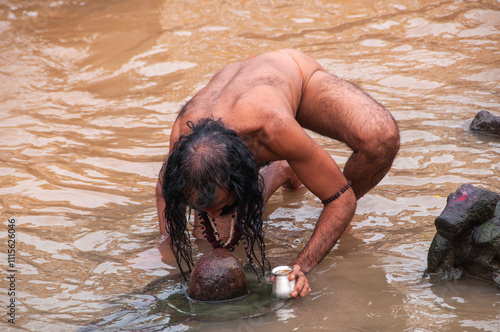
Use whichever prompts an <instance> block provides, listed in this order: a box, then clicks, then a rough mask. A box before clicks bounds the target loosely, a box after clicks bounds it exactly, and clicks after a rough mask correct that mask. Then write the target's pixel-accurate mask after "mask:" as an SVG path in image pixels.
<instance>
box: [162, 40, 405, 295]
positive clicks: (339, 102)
mask: <svg viewBox="0 0 500 332" xmlns="http://www.w3.org/2000/svg"><path fill="white" fill-rule="evenodd" d="M303 128H307V129H310V130H312V131H314V132H317V133H319V134H321V135H325V136H328V137H331V138H334V139H336V140H339V141H341V142H344V143H346V144H347V145H348V146H349V147H350V148H351V149H352V150H353V153H352V155H351V157H350V158H349V160H348V161H347V163H346V165H345V167H344V171H343V172H342V171H341V170H340V169H339V167H338V166H337V163H336V162H335V161H334V160H333V158H332V157H331V156H330V155H329V154H328V153H327V152H326V151H325V150H324V149H322V148H321V147H320V146H319V145H318V144H317V143H316V142H315V141H314V140H313V139H312V138H311V137H310V136H308V134H307V133H306V132H305V131H304V129H303ZM170 148H171V150H170V153H169V155H168V158H167V160H166V162H165V164H164V165H163V168H162V171H161V173H160V177H159V180H158V186H157V205H158V214H159V223H160V231H161V233H162V234H165V233H167V234H168V235H169V238H170V246H171V249H172V250H173V252H174V254H175V257H176V260H177V263H178V264H179V267H181V265H182V264H184V263H187V265H188V267H189V269H190V268H191V266H192V263H193V262H192V259H191V253H190V241H189V234H188V232H187V229H186V221H187V220H186V209H187V208H190V209H192V210H193V211H195V229H194V236H195V237H197V238H204V237H205V238H206V239H207V240H208V241H209V242H210V243H211V244H212V246H213V247H214V248H217V247H225V248H227V249H229V250H232V249H234V247H235V246H237V245H238V243H240V242H241V243H243V244H244V246H245V250H246V252H247V256H248V258H249V260H250V262H252V259H256V260H257V262H258V263H259V264H260V266H261V267H262V268H263V270H264V269H265V268H266V264H267V266H268V264H269V263H268V262H267V259H266V258H265V252H264V250H263V249H264V240H263V235H262V234H263V233H262V209H263V204H264V203H265V202H266V201H267V199H268V198H269V197H270V196H271V195H272V194H273V193H274V192H275V191H276V190H277V189H278V188H279V187H280V186H285V187H287V188H291V189H293V188H297V187H299V186H300V185H301V184H303V185H305V186H306V187H307V189H309V190H310V191H311V192H312V193H313V194H314V195H316V196H317V197H318V198H319V199H320V200H322V202H323V204H324V209H323V211H322V213H321V215H320V217H319V219H318V221H317V223H316V226H315V229H314V232H313V234H312V236H311V238H310V239H309V241H308V243H307V244H306V246H305V247H304V248H303V250H302V251H301V253H300V254H299V255H298V257H297V258H296V259H295V260H294V261H293V262H292V263H291V264H292V265H293V267H294V270H293V272H292V273H291V274H290V279H294V278H296V286H295V289H294V290H293V292H292V296H293V297H297V296H304V295H307V294H308V293H309V292H310V291H311V288H310V286H309V282H308V280H307V278H306V276H305V274H307V273H308V272H309V271H311V270H312V269H313V268H314V267H315V266H316V265H317V264H319V263H320V262H321V260H322V259H323V258H324V257H325V256H326V255H327V254H328V253H329V252H330V250H331V249H332V248H333V246H334V245H335V243H336V242H337V240H338V239H339V237H340V236H341V235H342V233H343V232H344V230H345V228H346V227H347V225H348V224H349V222H350V221H351V219H352V218H353V215H354V212H355V209H356V201H357V199H359V198H360V197H362V196H363V195H364V194H366V193H367V192H368V191H369V190H370V189H371V188H373V187H374V186H375V185H376V184H377V183H378V182H379V181H380V180H381V179H382V178H383V177H384V176H385V175H386V173H387V172H388V171H389V169H390V167H391V165H392V162H393V160H394V158H395V156H396V153H397V151H398V149H399V131H398V128H397V125H396V123H395V121H394V119H393V118H392V116H391V115H390V113H389V112H388V111H387V110H385V109H384V108H383V107H382V106H381V105H379V104H378V103H377V102H376V101H374V100H373V99H372V98H370V97H369V96H368V95H367V94H365V93H364V92H362V91H361V90H359V89H358V88H356V87H354V86H353V85H351V84H349V83H347V82H346V81H344V80H342V79H340V78H338V77H337V76H335V75H332V74H329V73H327V72H326V71H325V69H324V68H323V67H322V66H321V65H320V64H319V63H318V62H316V61H315V60H314V59H312V58H310V57H309V56H307V55H305V54H303V53H301V52H299V51H296V50H291V49H285V50H279V51H273V52H268V53H265V54H262V55H258V56H255V57H252V58H249V59H247V60H244V61H242V62H238V63H234V64H231V65H228V66H226V67H224V68H223V69H222V70H220V71H219V72H218V73H217V74H216V75H215V76H214V77H213V78H212V79H211V80H210V82H209V83H208V84H207V86H206V87H204V88H203V89H201V90H200V91H199V92H198V93H197V94H196V96H195V97H194V98H193V99H192V100H191V101H190V102H189V103H187V104H186V105H185V106H184V107H183V108H182V110H181V112H180V114H179V116H178V118H177V120H176V121H175V123H174V126H173V128H172V132H171V136H170ZM269 163H270V164H269ZM264 165H268V166H266V167H264V168H263V169H262V170H261V171H260V173H259V170H260V169H261V167H262V166H264ZM254 247H257V252H259V251H260V252H261V256H260V257H257V255H256V254H255V251H254V249H253V248H254ZM181 271H182V267H181Z"/></svg>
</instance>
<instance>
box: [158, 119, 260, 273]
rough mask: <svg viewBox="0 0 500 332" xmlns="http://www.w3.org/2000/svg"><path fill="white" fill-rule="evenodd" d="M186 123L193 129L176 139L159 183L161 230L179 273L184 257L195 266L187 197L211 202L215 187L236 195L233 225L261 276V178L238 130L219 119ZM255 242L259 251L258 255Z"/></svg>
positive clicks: (202, 202)
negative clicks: (162, 207) (162, 214)
mask: <svg viewBox="0 0 500 332" xmlns="http://www.w3.org/2000/svg"><path fill="white" fill-rule="evenodd" d="M187 126H188V127H189V128H190V129H191V131H192V133H191V134H189V135H182V136H181V137H180V139H179V141H178V142H176V143H175V145H174V148H173V150H172V151H171V152H170V154H169V156H168V158H167V160H166V161H165V163H164V165H163V168H164V175H163V184H162V190H163V198H164V199H165V203H166V208H165V220H166V226H167V230H166V231H167V232H168V234H169V235H170V247H171V248H172V251H173V253H174V255H175V259H176V261H177V265H178V266H179V269H180V271H181V273H182V275H183V276H184V278H186V276H185V274H184V270H183V268H182V263H183V262H185V263H186V264H187V267H188V269H189V271H190V272H191V269H192V266H194V264H193V259H192V256H191V242H190V235H189V231H188V230H187V228H186V226H187V219H186V208H187V201H188V199H189V198H190V197H191V196H192V195H193V194H194V196H196V204H197V206H210V204H211V203H213V202H214V200H215V198H216V196H217V193H218V190H220V189H224V190H226V191H227V192H228V193H235V194H236V196H237V198H236V201H235V204H234V206H235V208H236V211H237V217H236V224H237V226H238V227H239V229H240V230H241V232H242V233H243V236H244V237H245V238H246V240H247V243H248V247H247V248H246V249H245V250H246V254H247V257H248V261H249V263H250V265H251V266H252V268H253V265H252V261H253V258H255V260H256V261H257V262H258V264H259V266H260V269H261V271H262V274H263V275H264V273H265V271H266V268H267V269H268V270H269V269H270V264H269V261H268V260H267V259H266V257H265V245H264V234H263V229H262V210H263V208H264V202H263V198H262V191H263V188H264V181H263V179H262V177H261V175H260V174H259V171H258V169H257V167H256V165H255V162H254V159H253V156H252V154H251V153H250V151H249V150H248V148H247V147H246V145H245V143H244V142H243V140H241V139H240V138H239V137H238V134H237V133H236V132H235V131H234V130H230V129H227V128H226V127H225V126H224V124H223V123H222V121H221V120H220V119H219V120H218V121H215V120H214V119H211V118H206V119H202V120H199V121H198V122H197V123H193V122H191V121H189V122H187ZM254 246H255V247H257V249H258V251H260V258H259V257H257V255H256V252H255V250H254ZM254 271H255V269H254ZM255 272H256V273H257V271H255Z"/></svg>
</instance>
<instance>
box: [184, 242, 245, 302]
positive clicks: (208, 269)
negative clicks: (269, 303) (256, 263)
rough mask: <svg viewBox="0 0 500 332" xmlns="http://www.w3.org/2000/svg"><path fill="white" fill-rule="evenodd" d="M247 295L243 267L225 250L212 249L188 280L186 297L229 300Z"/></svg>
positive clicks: (202, 299) (200, 261)
mask: <svg viewBox="0 0 500 332" xmlns="http://www.w3.org/2000/svg"><path fill="white" fill-rule="evenodd" d="M247 293H248V291H247V283H246V277H245V271H244V269H243V265H242V264H241V263H240V261H239V260H238V259H237V258H236V257H235V256H234V255H233V254H232V253H231V252H230V251H229V250H226V249H222V248H218V249H214V250H212V251H209V252H207V253H206V254H205V255H203V256H202V257H201V258H200V260H199V261H198V262H197V263H196V265H195V266H194V269H193V272H191V277H190V278H189V286H188V295H189V297H190V298H191V299H194V300H198V301H223V300H231V299H235V298H238V297H241V296H243V295H246V294H247Z"/></svg>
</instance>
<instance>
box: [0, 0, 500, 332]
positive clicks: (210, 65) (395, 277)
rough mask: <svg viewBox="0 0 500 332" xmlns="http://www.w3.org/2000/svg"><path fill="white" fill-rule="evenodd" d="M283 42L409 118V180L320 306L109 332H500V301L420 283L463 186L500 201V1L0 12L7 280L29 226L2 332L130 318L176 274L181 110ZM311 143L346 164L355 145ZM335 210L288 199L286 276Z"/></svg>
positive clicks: (332, 275) (111, 1)
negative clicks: (146, 290) (450, 198)
mask: <svg viewBox="0 0 500 332" xmlns="http://www.w3.org/2000/svg"><path fill="white" fill-rule="evenodd" d="M285 47H290V48H296V49H299V50H302V51H304V52H306V53H308V54H309V55H311V56H313V57H314V58H316V59H318V61H319V62H320V63H321V64H322V65H323V66H324V67H326V68H327V69H328V70H329V71H331V72H332V73H335V74H337V75H339V76H341V77H343V78H345V79H347V80H349V81H351V82H353V83H355V84H357V85H358V86H360V87H362V88H363V89H364V90H366V91H367V92H368V93H370V94H371V95H372V96H373V97H375V98H376V99H377V100H378V101H379V102H381V103H382V104H383V105H384V106H385V107H386V108H388V109H389V110H390V111H391V112H392V114H393V115H394V117H395V118H396V120H397V122H398V125H399V127H400V129H401V137H402V138H401V140H402V146H401V151H400V153H399V155H398V157H397V159H396V161H395V163H394V166H393V168H392V170H391V171H390V172H389V174H388V176H387V177H386V178H385V179H384V180H383V181H382V182H381V184H380V185H379V186H377V187H376V188H375V189H373V190H372V191H371V192H370V193H369V194H368V195H366V196H365V197H364V198H362V199H361V200H360V201H359V203H358V208H357V213H356V216H355V218H354V219H353V221H352V223H351V227H350V229H349V230H348V231H347V232H346V234H344V236H343V237H342V238H341V240H340V242H339V244H338V245H337V246H336V247H335V248H334V250H333V251H332V252H331V254H330V255H328V256H327V257H326V259H325V260H324V261H323V262H322V263H321V264H320V265H319V266H318V267H317V268H316V269H315V270H313V271H312V272H311V273H310V275H309V279H310V282H311V286H312V288H313V292H312V293H311V295H310V296H308V297H306V298H304V299H300V300H294V301H290V302H288V303H287V304H286V305H285V306H283V307H281V308H279V310H276V311H274V312H271V313H269V314H268V315H265V316H260V317H256V318H248V319H233V320H229V321H220V322H217V321H215V322H210V323H208V322H202V321H196V320H191V321H189V320H188V321H183V322H176V321H175V320H173V319H172V320H171V319H170V318H171V317H169V316H168V315H159V314H149V315H148V312H149V311H148V310H147V309H148V308H147V301H146V302H144V301H145V300H144V301H142V302H141V301H140V300H137V299H135V300H134V299H132V298H131V299H130V301H128V303H129V307H131V308H132V309H134V308H136V309H137V310H138V311H139V312H141V310H145V309H146V310H145V311H143V313H144V314H141V315H140V316H141V317H140V319H141V322H140V324H139V323H138V322H137V319H136V321H131V320H128V321H127V319H125V318H123V319H122V320H121V321H115V322H114V325H113V327H112V328H111V326H110V329H109V330H112V329H117V330H120V329H121V330H126V329H132V328H138V327H141V328H142V329H143V330H147V326H151V328H150V329H149V330H162V329H171V330H176V331H181V330H189V329H201V330H204V331H220V330H238V331H252V330H259V331H273V332H274V331H295V330H297V331H299V330H300V331H309V330H329V331H346V330H356V331H360V330H369V331H372V330H380V331H388V330H392V331H402V330H407V331H435V330H444V331H462V330H466V331H474V330H481V331H498V330H500V290H499V289H498V288H495V287H493V286H492V285H490V284H487V283H484V282H480V281H476V280H462V281H455V282H445V283H437V284H432V283H430V282H429V280H427V279H426V278H423V277H422V273H423V271H424V270H425V267H426V255H427V249H428V246H429V244H430V242H431V240H432V238H433V236H434V233H435V228H434V225H433V221H434V218H435V217H436V216H437V215H438V214H439V213H440V212H441V210H442V209H443V208H444V206H445V202H446V196H447V195H448V194H450V193H451V192H454V191H455V190H456V189H457V188H458V187H459V186H460V185H461V184H463V183H471V184H474V185H477V186H482V187H485V188H488V189H490V190H494V191H500V166H499V164H500V140H499V139H498V138H494V137H491V136H486V135H478V134H474V133H471V132H470V131H469V130H468V125H469V123H470V121H471V120H472V118H473V117H474V115H475V114H476V113H477V112H478V111H479V110H481V109H486V110H489V111H491V112H493V113H495V114H497V115H500V2H498V1H432V0H421V1H409V0H402V1H381V0H375V1H365V0H363V1H344V0H342V1H326V0H316V1H312V0H305V1H289V0H268V1H259V2H255V1H241V0H240V1H215V0H206V1H205V0H201V1H199V0H198V1H173V0H163V1H160V0H148V1H131V0H120V1H118V0H106V1H97V0H87V1H83V0H75V1H68V0H54V1H41V0H33V1H25V0H19V1H14V0H12V1H8V0H3V1H2V2H0V91H1V93H0V126H1V131H0V174H1V177H0V182H1V185H0V204H1V207H0V209H1V216H2V223H1V226H0V239H1V240H0V241H1V247H2V248H4V249H2V251H1V254H0V265H1V268H2V271H3V275H4V276H5V275H6V274H7V269H8V266H7V250H6V248H7V235H8V228H7V220H8V218H9V217H17V222H16V228H15V231H16V233H15V236H16V240H17V242H16V260H15V268H16V270H17V272H16V282H15V291H16V294H15V303H16V320H15V323H16V324H15V326H14V325H12V324H10V323H9V322H8V321H7V316H6V315H5V314H4V313H5V310H6V306H7V304H8V303H9V301H10V299H11V298H12V297H10V296H9V295H8V288H9V285H8V283H7V281H6V279H5V278H2V281H1V283H0V303H1V308H2V309H0V313H1V314H2V315H1V318H0V329H1V330H20V331H73V330H78V329H79V328H80V327H82V326H85V325H87V324H89V322H90V321H94V320H96V319H99V318H100V317H103V316H105V315H107V314H111V313H113V312H114V311H119V310H120V307H119V306H118V307H113V306H112V305H111V304H110V303H111V302H112V300H113V299H115V298H117V297H120V296H121V297H122V298H123V297H124V296H125V298H126V296H127V294H129V293H130V292H132V291H134V290H139V289H142V287H144V286H145V285H146V284H147V283H149V282H151V281H153V280H155V279H157V278H159V277H164V276H175V274H176V273H177V268H176V266H175V264H174V262H172V261H170V260H168V259H165V258H162V254H161V251H160V249H161V246H160V240H161V239H160V237H159V233H158V227H157V219H156V207H155V200H154V187H155V181H156V176H157V173H158V171H159V168H160V165H161V161H162V160H163V158H164V156H165V154H166V152H167V151H168V148H169V146H168V137H169V130H170V128H171V126H172V123H173V121H174V119H175V117H176V113H177V110H178V109H179V107H180V106H181V105H182V104H183V103H185V102H186V101H188V100H189V98H190V97H192V96H193V95H194V94H195V93H196V92H197V91H198V90H199V89H200V88H201V87H203V85H204V84H206V83H207V82H208V80H209V79H210V77H211V76H212V75H213V74H214V73H215V72H216V71H217V70H218V69H219V68H221V67H222V66H223V65H225V64H228V63H231V62H234V61H238V60H241V59H245V58H247V57H248V56H250V55H253V54H258V53H262V52H265V51H270V50H274V49H279V48H285ZM311 135H312V136H313V137H314V138H315V139H316V140H317V142H318V143H319V144H320V145H321V146H323V147H324V148H325V149H326V150H327V151H328V152H329V153H330V154H331V155H332V156H333V158H335V160H337V162H338V163H339V164H340V165H341V166H343V164H344V163H345V161H346V159H347V157H348V156H349V154H350V152H349V150H348V149H347V148H345V147H344V146H343V145H341V144H339V143H337V142H334V141H332V140H330V139H326V138H323V137H320V136H318V135H315V134H312V133H311ZM320 211H321V203H320V202H319V201H318V200H317V199H316V198H315V197H314V196H313V195H311V194H310V193H308V192H307V191H306V190H299V191H297V192H288V191H278V192H277V193H276V194H275V195H274V196H273V197H272V198H271V200H270V202H269V204H268V206H267V209H266V219H265V224H266V226H265V227H266V232H267V233H266V243H267V248H268V250H269V252H268V256H269V257H270V259H271V263H272V264H273V266H277V265H282V264H288V263H289V262H290V261H291V260H292V259H293V258H294V257H295V256H296V255H297V254H298V253H299V251H300V249H301V248H302V247H303V245H304V244H305V243H306V241H307V239H308V238H309V236H310V234H311V231H312V230H313V227H314V222H315V220H316V218H317V217H318V215H319V213H320ZM206 249H207V247H206V246H205V245H204V244H201V243H198V242H197V243H196V244H195V254H196V255H198V256H199V255H201V254H202V253H203V252H204V251H206ZM145 303H146V304H145ZM144 306H146V308H145V309H144ZM136 318H137V317H136ZM103 324H104V325H102V329H105V328H106V324H105V322H104V323H103ZM120 324H121V325H120ZM116 326H119V327H116ZM153 326H154V327H153Z"/></svg>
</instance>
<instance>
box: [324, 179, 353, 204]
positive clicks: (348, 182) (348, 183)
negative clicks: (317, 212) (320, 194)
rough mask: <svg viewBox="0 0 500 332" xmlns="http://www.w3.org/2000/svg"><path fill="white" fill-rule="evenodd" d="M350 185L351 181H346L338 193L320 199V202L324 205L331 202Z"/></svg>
mask: <svg viewBox="0 0 500 332" xmlns="http://www.w3.org/2000/svg"><path fill="white" fill-rule="evenodd" d="M350 187H351V181H347V184H346V186H345V187H344V188H342V189H341V190H340V191H339V192H338V193H336V194H335V195H333V196H332V197H330V198H327V199H325V200H324V201H321V203H323V204H324V205H326V204H328V203H331V202H333V201H334V200H336V199H337V198H339V197H340V195H342V194H343V193H345V192H346V191H347V189H349V188H350Z"/></svg>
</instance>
